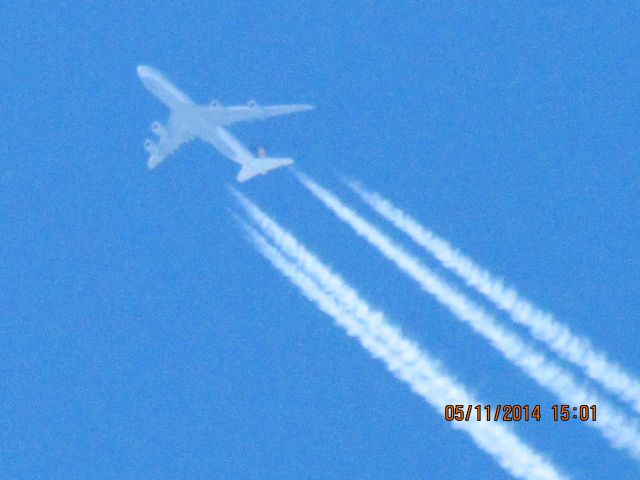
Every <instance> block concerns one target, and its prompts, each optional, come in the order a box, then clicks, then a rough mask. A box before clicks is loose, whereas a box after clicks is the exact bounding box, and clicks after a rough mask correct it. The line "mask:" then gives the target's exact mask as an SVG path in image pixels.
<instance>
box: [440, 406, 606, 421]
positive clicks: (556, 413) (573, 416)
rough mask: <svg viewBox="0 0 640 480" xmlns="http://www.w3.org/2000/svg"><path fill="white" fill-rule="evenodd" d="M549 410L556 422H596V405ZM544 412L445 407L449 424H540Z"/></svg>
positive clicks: (534, 408)
mask: <svg viewBox="0 0 640 480" xmlns="http://www.w3.org/2000/svg"><path fill="white" fill-rule="evenodd" d="M549 410H550V412H549V413H550V414H551V418H552V419H553V421H554V422H558V421H560V422H568V421H569V420H579V421H581V422H588V421H591V422H595V421H596V406H595V405H579V406H575V407H574V406H571V405H552V406H551V407H550V408H549ZM542 412H543V410H542V408H541V407H540V405H519V404H513V405H500V404H497V405H445V407H444V419H445V420H446V421H448V422H470V421H478V422H482V421H486V422H497V421H503V422H521V421H524V422H529V421H531V420H535V421H537V422H539V421H540V420H541V419H542V417H543V413H542Z"/></svg>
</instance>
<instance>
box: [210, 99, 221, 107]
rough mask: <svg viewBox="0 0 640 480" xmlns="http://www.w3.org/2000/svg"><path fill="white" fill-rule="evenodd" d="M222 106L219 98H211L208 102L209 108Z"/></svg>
mask: <svg viewBox="0 0 640 480" xmlns="http://www.w3.org/2000/svg"><path fill="white" fill-rule="evenodd" d="M220 107H222V103H220V100H211V102H210V103H209V108H220Z"/></svg>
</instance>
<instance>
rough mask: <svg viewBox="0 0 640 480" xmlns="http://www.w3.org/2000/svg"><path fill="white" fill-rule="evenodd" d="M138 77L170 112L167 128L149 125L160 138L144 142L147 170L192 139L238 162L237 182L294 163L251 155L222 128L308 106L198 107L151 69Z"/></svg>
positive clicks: (141, 70)
mask: <svg viewBox="0 0 640 480" xmlns="http://www.w3.org/2000/svg"><path fill="white" fill-rule="evenodd" d="M138 76H139V77H140V80H142V83H143V84H144V86H145V87H147V89H148V90H149V91H150V92H151V93H153V94H154V95H155V96H156V97H158V98H159V99H160V101H161V102H162V103H164V104H165V105H166V106H167V107H169V109H170V110H171V114H170V115H169V121H168V122H167V125H166V126H164V125H162V124H161V123H160V122H153V124H152V125H151V130H152V131H153V133H155V134H156V135H158V137H159V141H158V143H155V142H153V141H152V140H149V139H147V140H145V142H144V148H145V150H146V151H147V152H149V153H150V154H151V156H150V157H149V161H148V162H147V165H148V167H149V169H150V170H151V169H153V168H155V167H157V166H158V164H159V163H160V162H162V161H163V160H164V159H165V158H166V157H167V156H168V155H170V154H171V153H173V152H174V151H176V150H177V149H178V148H179V147H180V145H182V144H183V143H185V142H189V141H190V140H193V139H194V138H200V139H201V140H204V141H205V142H208V143H210V144H211V145H213V146H214V147H215V148H216V149H217V150H218V151H219V152H220V153H222V154H223V155H224V156H226V157H228V158H230V159H231V160H233V161H234V162H236V163H239V164H240V165H241V166H242V168H241V169H240V173H238V176H237V177H236V180H238V181H239V182H244V181H247V180H249V179H250V178H253V177H255V176H256V175H264V174H265V173H267V172H268V171H270V170H273V169H275V168H280V167H284V166H287V165H291V164H292V163H293V160H292V159H290V158H268V157H263V156H262V155H261V156H260V158H258V157H255V156H253V155H252V154H251V152H249V150H247V149H246V148H245V147H244V146H243V145H242V144H241V143H240V142H239V141H238V139H237V138H235V137H234V136H233V135H231V133H230V132H229V131H228V130H227V129H225V128H224V126H225V125H231V124H232V123H236V122H242V121H245V120H256V119H260V120H264V119H265V118H268V117H274V116H276V115H286V114H288V113H294V112H303V111H305V110H311V109H312V108H313V106H311V105H275V106H269V107H263V106H260V105H257V104H256V102H255V101H251V102H249V103H248V104H247V106H242V107H224V106H222V105H221V104H220V103H219V102H217V101H213V102H211V103H210V104H209V105H208V106H200V105H196V104H195V103H193V102H192V101H191V100H190V99H189V97H187V96H186V95H185V94H184V93H182V92H181V91H180V90H178V89H177V88H176V87H175V86H174V85H173V84H172V83H171V82H169V80H167V79H166V78H165V77H164V76H163V75H162V74H161V73H160V72H158V71H157V70H155V69H153V68H151V67H146V66H144V65H140V66H138Z"/></svg>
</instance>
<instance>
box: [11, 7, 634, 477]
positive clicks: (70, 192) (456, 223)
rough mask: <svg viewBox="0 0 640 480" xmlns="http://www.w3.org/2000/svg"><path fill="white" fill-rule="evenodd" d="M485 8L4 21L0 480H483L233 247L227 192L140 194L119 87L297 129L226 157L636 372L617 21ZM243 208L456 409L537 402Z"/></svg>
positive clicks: (184, 171) (582, 444)
mask: <svg viewBox="0 0 640 480" xmlns="http://www.w3.org/2000/svg"><path fill="white" fill-rule="evenodd" d="M490 3H491V4H489V3H487V4H486V5H480V4H478V3H477V2H431V3H427V4H425V3H424V2H400V3H395V2H389V3H388V4H384V3H375V2H365V1H353V2H324V3H323V4H322V5H320V3H319V2H299V3H295V4H291V2H280V1H273V2H245V3H243V4H242V5H238V4H237V2H215V3H209V2H189V3H188V4H183V5H179V6H176V5H174V4H173V2H138V3H137V4H136V5H135V6H117V5H116V6H114V5H112V4H110V3H108V2H94V3H93V4H90V5H89V4H80V3H75V2H68V3H58V4H56V5H52V6H49V7H47V8H46V9H45V8H42V6H41V4H40V3H37V2H20V3H19V4H12V5H11V6H9V7H7V8H6V9H5V11H4V18H5V22H3V23H4V24H5V25H8V27H6V28H5V29H4V30H3V32H2V33H0V39H1V40H2V47H3V48H2V49H0V69H1V71H2V72H3V74H2V76H1V77H0V78H1V86H2V88H1V89H0V92H1V93H0V105H1V106H2V112H3V119H4V120H3V122H2V124H3V127H4V128H3V135H2V137H1V138H0V153H1V157H0V161H1V162H2V168H1V171H0V213H1V215H0V226H1V228H2V233H3V237H4V241H3V242H2V243H0V255H1V256H0V258H1V259H2V265H3V275H0V282H1V288H0V292H1V293H0V306H1V308H2V319H1V322H2V323H1V325H2V330H3V334H2V336H1V337H0V338H1V340H0V359H1V362H0V365H1V367H0V379H1V382H2V385H1V388H0V445H2V454H1V455H0V476H1V477H2V478H43V479H50V478H51V479H58V478H59V479H63V478H64V479H66V478H114V479H115V478H203V479H204V478H246V479H263V478H322V479H325V478H336V479H337V478H399V479H400V478H402V479H405V478H406V479H412V478H478V479H496V478H508V477H507V475H506V473H504V471H502V470H501V469H500V468H499V467H498V466H497V465H496V464H495V463H494V462H493V460H492V459H491V458H489V457H488V456H487V455H486V454H484V453H483V452H482V451H480V450H478V449H477V448H476V447H475V446H474V445H473V444H472V443H471V442H470V441H469V439H468V438H467V437H466V436H465V435H464V434H463V433H460V432H457V431H454V430H453V429H451V428H450V426H449V425H447V424H446V423H445V422H444V421H443V420H442V419H441V412H436V411H435V410H433V409H432V408H431V407H429V406H428V405H426V404H424V403H423V402H422V400H420V399H419V398H418V397H417V396H415V395H414V394H412V393H411V392H410V391H409V389H408V388H406V386H405V385H403V384H401V383H399V382H398V381H396V380H395V379H394V378H393V377H392V376H391V375H389V374H388V372H386V371H385V369H384V367H383V366H382V365H381V364H380V363H378V362H377V361H375V360H372V359H371V358H370V357H369V356H368V354H367V353H366V352H365V351H364V350H362V349H361V348H360V346H359V345H358V344H357V343H356V342H355V341H354V340H353V339H350V338H348V337H347V336H345V335H344V334H343V332H342V331H341V330H339V329H338V328H336V327H335V326H334V325H333V323H332V320H331V319H330V318H328V317H326V316H325V315H324V314H322V313H320V312H319V311H317V310H316V309H315V307H314V306H313V305H312V304H310V303H309V302H308V301H307V300H305V299H304V298H303V297H301V296H300V295H299V294H298V293H297V291H296V290H295V289H294V288H293V287H292V286H291V285H290V284H289V283H288V282H287V281H286V280H285V279H284V278H283V277H281V276H280V275H279V274H278V273H277V272H275V271H274V270H273V269H272V268H271V267H270V265H269V264H268V263H267V262H266V261H265V260H264V259H263V258H262V257H261V256H260V255H259V254H258V253H257V252H256V251H255V250H254V249H253V248H252V246H251V245H250V244H249V243H248V242H246V240H245V238H244V235H243V233H242V231H241V230H240V229H239V228H238V227H237V225H236V224H235V222H234V220H233V218H232V217H231V216H230V215H229V209H230V208H234V205H235V204H234V201H233V199H232V198H231V196H229V195H228V192H227V190H226V188H225V186H226V185H227V184H233V183H234V181H233V179H234V178H235V175H236V173H237V171H236V165H234V164H232V163H231V162H229V161H227V160H225V159H223V157H221V156H220V155H219V154H217V153H216V152H215V151H214V150H212V149H211V148H210V147H209V146H207V145H204V144H202V143H197V142H194V143H191V144H188V145H186V146H184V147H183V148H181V149H180V150H179V151H178V152H177V153H176V154H174V155H173V156H172V158H170V159H169V160H167V162H166V163H164V164H163V165H162V166H161V167H159V168H158V169H157V170H155V171H153V172H149V171H148V170H147V169H146V158H147V154H146V152H145V151H144V150H143V148H142V142H143V141H144V139H145V138H147V137H149V136H150V135H151V134H150V132H149V126H150V124H151V122H152V121H154V120H160V121H165V119H166V117H167V111H166V109H165V107H164V106H163V105H162V104H160V103H159V102H158V101H157V100H156V99H155V98H154V97H152V96H151V95H150V94H149V93H148V92H147V91H146V90H145V89H144V87H143V86H142V84H141V83H140V81H139V80H138V78H137V76H136V71H135V67H136V66H137V65H138V64H141V63H142V64H148V65H151V66H154V67H155V68H157V69H159V70H160V71H162V72H164V73H165V74H166V75H167V77H168V78H169V79H171V80H172V81H173V82H175V83H176V84H177V85H178V86H179V87H181V88H182V89H183V90H184V91H185V92H186V93H187V94H188V95H190V96H191V97H192V98H193V99H194V100H196V101H199V102H203V103H204V102H209V101H210V100H212V99H219V100H221V101H222V102H223V103H226V104H241V103H245V102H246V101H248V100H250V99H254V98H255V99H256V100H258V101H259V102H261V103H265V104H268V103H280V102H309V103H313V104H315V105H316V106H317V109H316V110H315V111H313V112H310V113H304V114H299V115H295V116H291V117H285V118H278V119H274V120H271V121H269V122H265V123H255V124H246V125H238V126H237V127H234V128H232V131H233V132H234V133H235V134H237V136H238V137H239V138H240V139H241V140H242V141H243V142H245V143H246V145H248V146H249V147H251V148H252V149H255V148H257V146H259V145H264V146H265V147H266V148H267V150H268V151H269V153H271V154H273V155H277V156H292V157H293V158H295V159H296V162H297V165H298V167H299V168H301V169H302V170H303V171H305V172H307V173H309V174H310V175H312V176H313V177H314V178H316V179H317V180H318V181H320V182H321V183H323V184H324V185H325V186H328V187H329V188H331V189H333V190H334V191H336V192H337V193H338V194H340V195H341V196H342V197H344V198H345V200H347V201H348V202H349V203H350V204H353V205H355V206H357V207H358V208H359V209H360V211H362V212H363V213H366V214H367V215H369V216H370V217H371V218H375V217H373V215H371V214H370V212H369V211H367V210H366V209H365V208H364V206H362V205H360V204H358V203H357V201H356V198H355V197H354V196H353V195H350V194H349V192H348V190H347V189H346V188H344V186H342V185H341V184H340V183H339V181H338V175H340V174H346V175H349V176H352V177H354V178H357V179H360V180H362V181H363V182H364V183H365V184H366V185H367V186H369V187H371V188H374V189H376V190H378V191H380V192H381V193H382V194H384V195H385V196H387V197H389V198H391V199H392V200H394V201H395V203H397V204H398V205H399V206H400V207H402V208H404V209H406V210H407V211H409V212H411V213H412V214H413V215H414V216H415V217H416V218H418V219H419V220H420V221H421V222H423V223H424V224H425V225H427V226H429V227H430V228H432V229H433V230H434V231H436V232H437V233H439V234H440V235H442V236H444V237H445V238H447V239H449V240H450V241H452V242H453V243H454V244H455V245H456V246H458V247H459V248H461V249H462V250H463V251H464V252H466V253H467V254H469V255H470V256H471V257H472V258H474V259H475V260H476V261H477V262H478V263H480V264H481V265H483V266H485V267H487V268H488V269H489V270H491V271H492V272H494V273H495V274H497V275H499V276H502V277H504V278H506V279H507V281H508V282H509V283H510V284H512V285H514V286H516V287H517V288H518V290H519V291H520V292H521V293H523V294H524V295H525V296H527V297H529V298H531V299H533V300H534V301H535V302H536V303H537V304H538V305H540V306H542V307H544V308H545V309H548V310H550V311H552V312H554V313H555V314H556V315H557V317H558V318H559V319H561V320H562V321H563V322H566V323H567V324H568V325H570V326H571V327H572V328H573V329H574V330H575V331H576V332H579V333H581V334H583V335H586V336H588V337H589V338H591V339H592V340H593V342H594V343H595V344H596V345H597V346H599V347H600V348H602V349H603V350H604V351H606V352H608V353H609V354H610V355H611V357H612V358H614V359H616V360H618V361H619V362H620V363H622V364H623V365H624V366H625V367H627V369H628V370H630V371H631V372H640V354H639V353H638V350H637V344H638V341H637V339H638V337H639V335H640V327H639V326H638V322H637V321H636V320H637V316H638V314H637V312H638V310H639V308H640V300H639V299H638V295H637V292H638V291H640V280H639V278H640V276H639V275H638V274H637V272H638V271H640V261H639V258H640V255H638V240H639V239H640V220H638V216H637V211H638V207H640V194H639V193H638V192H639V189H638V186H639V184H638V178H640V166H638V161H637V158H638V153H637V152H638V151H640V140H639V138H638V134H637V129H638V127H637V126H638V118H639V113H640V87H639V85H640V60H639V59H640V37H639V36H638V30H637V25H638V24H640V10H639V9H637V8H631V7H627V8H621V7H616V6H612V5H611V4H610V3H608V2H590V3H589V5H585V4H582V3H577V2H576V3H574V2H566V3H563V4H556V5H553V6H545V7H540V4H539V2H517V3H515V2H501V3H500V4H497V3H494V2H490ZM122 5H124V4H122ZM240 189H241V191H242V192H243V193H244V194H246V195H248V196H249V197H250V198H252V199H253V200H254V201H256V202H257V203H258V204H260V205H261V206H262V207H263V208H264V209H265V210H266V211H267V212H269V213H270V214H273V215H274V216H275V217H276V218H277V219H278V220H279V221H280V222H281V223H282V224H283V225H284V226H285V227H287V228H288V229H290V230H291V231H292V232H293V233H294V234H296V235H297V236H298V237H299V238H300V239H301V240H302V241H303V242H305V244H306V245H307V246H308V247H310V248H311V249H312V250H314V251H315V252H316V253H317V254H318V255H319V256H320V257H321V258H322V259H323V260H324V261H325V262H327V263H328V264H330V265H331V266H332V267H333V268H334V269H336V270H337V271H340V272H341V273H342V274H343V275H344V277H345V278H346V279H347V280H348V281H349V282H350V283H351V284H352V285H353V286H354V287H356V288H358V289H359V291H360V292H361V293H362V295H363V297H365V298H366V299H367V300H369V301H370V302H371V303H372V304H374V305H376V306H377V307H379V308H381V309H383V310H384V311H385V312H386V313H387V314H388V316H389V317H390V318H392V319H393V320H394V322H395V323H396V324H398V325H400V326H401V327H402V328H403V331H404V332H405V333H406V334H407V335H408V336H410V337H411V338H413V339H415V340H416V341H418V342H419V343H420V345H421V346H423V347H424V348H425V349H427V350H428V351H429V352H431V353H432V354H433V355H434V356H435V357H437V358H439V359H441V360H442V362H443V363H444V364H445V365H446V367H447V369H448V370H449V371H450V372H451V373H452V374H453V375H455V376H456V377H457V378H458V379H459V380H460V381H462V382H464V383H465V384H466V385H467V386H468V387H469V388H470V389H471V390H472V391H473V392H474V393H475V394H476V396H477V397H479V398H481V399H482V400H484V401H486V402H490V403H493V404H497V403H502V404H504V403H520V404H542V405H546V406H549V405H552V404H554V403H556V402H557V400H556V399H555V398H554V397H552V396H551V395H550V394H549V393H548V392H546V391H544V390H542V389H540V388H539V387H537V386H536V385H535V384H534V383H533V382H532V381H531V380H530V379H528V378H526V377H525V376H523V375H522V373H521V372H520V371H519V370H518V369H516V368H515V367H513V366H511V365H510V364H509V363H508V362H506V361H505V360H504V359H503V358H502V357H501V356H500V355H499V354H498V353H497V352H495V351H494V350H492V349H491V348H490V347H489V346H488V345H487V343H486V342H485V341H484V340H483V339H482V338H480V337H478V336H477V335H475V334H473V333H472V332H471V331H470V330H469V329H468V328H467V327H465V326H464V325H463V324H461V323H459V322H457V321H455V320H454V319H453V317H452V316H451V315H450V314H449V313H448V312H447V311H446V310H445V309H443V308H442V307H440V306H439V305H438V304H436V303H435V302H434V301H433V299H431V298H430V297H429V296H427V295H425V294H423V293H422V292H421V291H420V290H419V288H418V287H416V286H415V285H414V284H413V283H411V282H410V281H409V280H408V279H406V278H405V277H403V276H402V275H401V274H400V273H399V272H397V271H396V270H395V269H394V267H393V266H392V265H391V264H390V263H388V262H387V261H385V260H384V259H382V258H381V257H380V256H379V255H378V254H377V253H376V252H375V250H373V249H372V248H371V247H369V246H368V245H367V244H366V243H364V242H363V241H362V240H360V239H358V238H356V237H355V235H353V233H352V232H351V231H350V230H349V229H348V228H347V227H346V226H344V225H343V224H341V223H339V222H338V221H337V220H336V219H335V218H334V217H333V216H332V215H331V214H330V213H329V212H328V211H326V210H325V209H324V207H322V206H321V205H320V204H319V203H318V202H317V201H316V200H314V199H313V198H312V197H311V196H310V195H309V194H308V192H307V191H306V190H304V189H303V188H302V187H301V186H300V185H299V183H298V182H297V181H296V180H295V178H294V177H293V176H292V175H290V174H288V173H287V172H282V171H278V172H274V173H272V174H270V175H268V176H265V177H262V178H259V179H256V180H255V181H251V182H249V183H247V184H243V185H242V186H241V187H240ZM387 230H388V231H389V232H393V231H392V230H391V229H389V228H388V227H387ZM395 238H398V239H399V240H400V239H402V237H401V236H400V235H399V234H395ZM402 240H403V241H404V239H402ZM416 252H417V250H416ZM515 429H516V431H517V432H518V433H519V434H520V435H521V437H522V438H523V439H525V440H526V441H527V442H529V443H530V444H531V445H532V446H534V447H535V448H537V449H538V450H539V451H541V452H543V453H545V454H547V455H548V456H549V458H551V459H552V460H553V461H554V462H555V463H556V464H557V465H559V466H560V467H562V468H563V469H564V471H566V472H568V473H569V474H571V475H572V476H573V477H575V478H629V476H630V475H633V474H635V475H637V474H638V471H639V468H638V464H637V463H635V462H633V461H631V460H629V458H628V457H627V456H626V455H625V454H624V453H623V452H620V451H615V450H612V449H611V448H610V447H609V446H608V444H607V443H606V442H605V441H604V440H603V439H602V438H601V437H600V436H599V435H598V434H597V433H596V432H595V431H594V430H592V429H588V428H586V427H584V426H582V425H579V424H569V425H566V424H559V423H554V422H551V421H543V422H541V423H540V424H529V425H526V424H523V423H522V424H518V425H515Z"/></svg>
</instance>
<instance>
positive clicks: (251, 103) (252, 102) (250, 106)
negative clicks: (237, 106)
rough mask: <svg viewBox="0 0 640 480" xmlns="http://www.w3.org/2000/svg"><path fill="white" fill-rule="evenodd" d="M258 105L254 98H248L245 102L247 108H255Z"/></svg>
mask: <svg viewBox="0 0 640 480" xmlns="http://www.w3.org/2000/svg"><path fill="white" fill-rule="evenodd" d="M257 106H258V102H256V101H255V100H249V101H248V102H247V107H249V108H256V107H257Z"/></svg>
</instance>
